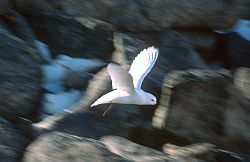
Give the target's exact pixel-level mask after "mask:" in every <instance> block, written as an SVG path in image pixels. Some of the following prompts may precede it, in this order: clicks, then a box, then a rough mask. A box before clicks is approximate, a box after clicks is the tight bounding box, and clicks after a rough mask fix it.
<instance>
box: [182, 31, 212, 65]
mask: <svg viewBox="0 0 250 162" xmlns="http://www.w3.org/2000/svg"><path fill="white" fill-rule="evenodd" d="M178 33H180V34H181V36H182V37H183V39H184V40H185V42H187V43H188V44H189V45H190V46H191V47H192V49H194V50H195V51H197V52H198V53H199V54H200V56H201V57H202V58H203V59H204V60H205V61H206V62H208V63H209V62H212V61H213V59H214V56H213V50H214V48H215V45H216V35H215V34H213V33H212V32H209V31H199V30H178Z"/></svg>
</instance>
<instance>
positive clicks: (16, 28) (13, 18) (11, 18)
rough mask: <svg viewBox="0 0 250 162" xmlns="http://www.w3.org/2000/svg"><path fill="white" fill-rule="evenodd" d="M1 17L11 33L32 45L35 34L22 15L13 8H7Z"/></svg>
mask: <svg viewBox="0 0 250 162" xmlns="http://www.w3.org/2000/svg"><path fill="white" fill-rule="evenodd" d="M1 17H2V19H3V21H4V22H5V24H6V26H7V28H8V30H9V31H10V32H11V33H12V34H14V35H15V36H17V37H18V38H20V39H22V40H24V41H26V42H27V43H30V45H33V46H34V40H35V39H36V36H35V34H34V32H33V31H32V29H31V27H30V26H29V24H28V22H27V21H26V19H25V18H24V17H23V16H22V15H20V14H19V13H18V12H16V11H15V10H7V11H5V12H4V13H3V14H2V15H1Z"/></svg>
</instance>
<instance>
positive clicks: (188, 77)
mask: <svg viewBox="0 0 250 162" xmlns="http://www.w3.org/2000/svg"><path fill="white" fill-rule="evenodd" d="M230 78H231V76H230V75H229V74H227V73H226V72H223V71H221V72H212V71H208V70H189V71H173V72H171V73H169V74H168V75H167V77H166V78H165V81H164V84H163V87H162V95H161V99H160V105H159V107H158V108H157V109H156V111H155V115H154V118H153V125H154V126H155V127H157V128H160V129H165V130H167V131H170V132H173V133H174V134H176V135H177V136H179V137H182V138H184V139H188V140H189V141H190V142H192V143H194V142H209V143H212V144H216V145H220V146H224V147H226V148H228V147H229V148H230V147H231V148H237V149H241V150H244V151H247V150H249V147H248V146H247V144H245V143H249V138H248V137H249V136H250V134H249V133H250V131H249V124H247V123H249V122H250V121H249V114H250V112H249V110H248V107H249V104H250V103H249V102H248V101H247V100H246V99H245V98H244V97H243V95H242V94H241V92H240V91H239V90H237V89H236V88H235V87H234V85H233V84H232V81H231V79H230ZM237 123H238V124H237ZM239 123H240V124H239Z"/></svg>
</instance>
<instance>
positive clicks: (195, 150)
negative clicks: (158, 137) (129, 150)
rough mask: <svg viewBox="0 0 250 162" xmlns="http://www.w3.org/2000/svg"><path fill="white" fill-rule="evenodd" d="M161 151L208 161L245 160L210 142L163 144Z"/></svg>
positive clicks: (238, 161)
mask: <svg viewBox="0 0 250 162" xmlns="http://www.w3.org/2000/svg"><path fill="white" fill-rule="evenodd" d="M163 151H164V152H165V153H166V154H168V155H171V156H173V157H182V158H185V157H189V158H191V157H193V158H197V159H201V160H202V161H209V162H245V159H244V158H243V157H241V156H240V155H238V154H236V153H233V152H230V151H226V150H221V149H217V148H216V146H215V145H213V144H210V143H195V144H192V145H187V146H176V145H173V144H165V145H164V146H163Z"/></svg>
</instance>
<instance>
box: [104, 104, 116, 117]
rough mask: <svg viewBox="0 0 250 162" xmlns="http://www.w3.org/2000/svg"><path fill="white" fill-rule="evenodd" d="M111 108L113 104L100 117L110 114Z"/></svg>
mask: <svg viewBox="0 0 250 162" xmlns="http://www.w3.org/2000/svg"><path fill="white" fill-rule="evenodd" d="M113 106H114V104H113V103H111V104H110V105H109V107H108V108H107V109H106V110H105V111H104V113H103V114H102V116H104V115H106V114H108V113H110V112H111V109H112V108H113Z"/></svg>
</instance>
